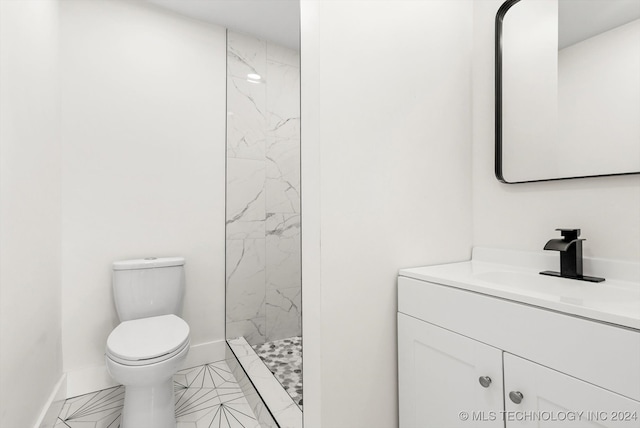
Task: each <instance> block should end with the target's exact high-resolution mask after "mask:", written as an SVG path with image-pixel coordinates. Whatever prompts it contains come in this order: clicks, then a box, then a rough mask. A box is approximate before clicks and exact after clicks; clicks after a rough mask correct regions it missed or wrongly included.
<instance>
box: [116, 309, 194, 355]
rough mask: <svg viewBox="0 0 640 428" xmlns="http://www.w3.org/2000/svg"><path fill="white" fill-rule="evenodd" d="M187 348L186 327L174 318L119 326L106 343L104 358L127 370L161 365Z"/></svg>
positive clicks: (185, 324)
mask: <svg viewBox="0 0 640 428" xmlns="http://www.w3.org/2000/svg"><path fill="white" fill-rule="evenodd" d="M187 346H189V325H188V324H187V323H186V322H185V321H184V320H182V319H181V318H179V317H177V316H175V315H160V316H157V317H150V318H140V319H137V320H131V321H124V322H122V323H120V325H118V326H117V327H116V328H115V329H114V330H113V331H112V332H111V334H110V335H109V338H108V339H107V349H106V355H107V357H108V358H110V359H112V360H113V361H115V362H117V363H120V364H123V365H127V366H141V365H148V364H154V363H158V362H161V361H165V360H167V359H169V358H171V357H173V356H175V355H177V354H179V353H180V352H181V351H182V350H183V349H184V348H185V347H187Z"/></svg>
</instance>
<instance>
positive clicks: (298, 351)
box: [253, 336, 302, 409]
mask: <svg viewBox="0 0 640 428" xmlns="http://www.w3.org/2000/svg"><path fill="white" fill-rule="evenodd" d="M253 349H254V350H255V351H256V354H258V356H259V357H260V359H262V361H263V362H264V363H265V365H266V366H267V367H268V368H269V370H271V373H273V375H274V376H275V377H276V379H278V382H280V385H282V387H283V388H284V389H285V391H287V393H288V394H289V395H290V396H291V398H292V399H293V401H294V402H295V403H296V404H297V405H298V406H299V407H300V409H302V337H300V336H296V337H289V338H286V339H280V340H274V341H272V342H266V343H264V344H262V345H255V346H253Z"/></svg>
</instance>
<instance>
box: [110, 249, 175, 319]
mask: <svg viewBox="0 0 640 428" xmlns="http://www.w3.org/2000/svg"><path fill="white" fill-rule="evenodd" d="M112 281H113V298H114V301H115V306H116V311H117V312H118V318H120V321H129V320H134V319H138V318H147V317H154V316H158V315H169V314H174V315H177V316H180V315H181V314H182V301H183V297H184V287H185V285H184V258H182V257H165V258H155V257H149V258H147V259H137V260H123V261H118V262H114V263H113V278H112Z"/></svg>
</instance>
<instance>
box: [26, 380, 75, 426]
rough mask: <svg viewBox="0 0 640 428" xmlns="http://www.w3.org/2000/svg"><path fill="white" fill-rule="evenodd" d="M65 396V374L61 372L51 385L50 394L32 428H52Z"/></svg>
mask: <svg viewBox="0 0 640 428" xmlns="http://www.w3.org/2000/svg"><path fill="white" fill-rule="evenodd" d="M66 397H67V375H66V374H63V375H62V376H61V377H60V380H59V381H58V383H56V385H55V386H54V387H53V391H51V395H50V396H49V399H48V400H47V402H46V404H45V405H44V407H43V408H42V412H41V413H40V417H38V421H37V422H36V424H35V425H34V428H53V427H54V426H55V424H56V421H57V419H58V415H59V414H60V410H62V406H63V405H64V400H65V398H66Z"/></svg>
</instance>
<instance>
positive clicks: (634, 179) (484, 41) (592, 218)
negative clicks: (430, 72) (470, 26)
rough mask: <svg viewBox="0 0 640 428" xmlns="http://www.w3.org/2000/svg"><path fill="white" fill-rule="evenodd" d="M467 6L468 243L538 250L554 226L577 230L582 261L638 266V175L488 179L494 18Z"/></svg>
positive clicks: (490, 7) (493, 1)
mask: <svg viewBox="0 0 640 428" xmlns="http://www.w3.org/2000/svg"><path fill="white" fill-rule="evenodd" d="M501 3H502V1H501V0H485V1H478V2H474V35H473V40H474V54H473V56H474V61H473V64H474V71H473V79H474V81H473V220H474V223H473V225H474V227H473V236H474V238H473V242H474V245H476V246H491V247H498V248H513V249H521V250H530V251H541V250H542V248H543V246H544V244H545V243H546V242H547V240H549V239H550V238H553V237H556V236H557V235H558V232H555V231H554V229H555V228H557V227H576V228H581V229H582V235H583V237H584V238H586V239H587V241H586V242H585V245H584V254H585V256H588V257H601V258H609V259H620V260H633V261H637V260H638V259H640V221H638V219H640V176H638V175H635V176H622V177H604V178H590V179H580V180H568V181H557V182H545V183H529V184H515V185H506V184H501V183H499V182H498V181H497V180H496V179H495V177H494V175H493V156H494V121H493V114H494V110H493V106H494V80H493V79H494V45H493V43H494V38H493V37H494V18H495V14H496V11H497V10H498V8H499V7H500V4H501Z"/></svg>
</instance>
